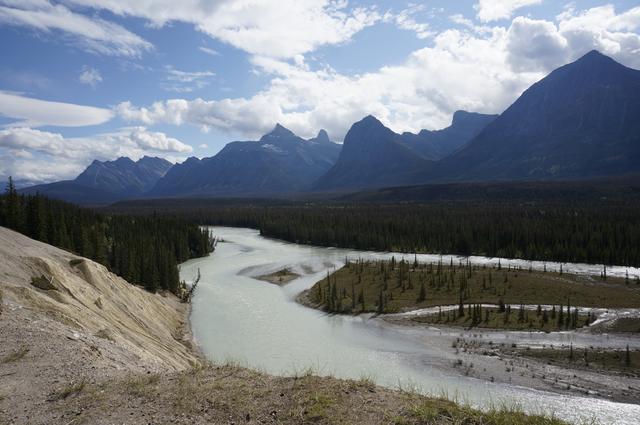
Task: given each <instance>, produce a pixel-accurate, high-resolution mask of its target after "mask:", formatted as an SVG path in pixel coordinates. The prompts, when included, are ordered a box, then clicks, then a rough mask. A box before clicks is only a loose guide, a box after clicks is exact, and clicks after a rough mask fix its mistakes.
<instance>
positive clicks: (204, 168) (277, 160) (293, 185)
mask: <svg viewBox="0 0 640 425" xmlns="http://www.w3.org/2000/svg"><path fill="white" fill-rule="evenodd" d="M340 149H341V145H338V144H336V143H333V142H331V141H330V140H329V136H328V134H327V132H326V131H324V130H321V131H320V132H319V133H318V136H317V137H315V138H313V139H309V140H305V139H302V138H301V137H298V136H296V135H295V134H294V133H293V132H292V131H290V130H288V129H287V128H285V127H283V126H282V125H280V124H276V126H275V127H274V129H273V130H272V131H270V132H269V133H267V134H265V135H264V136H262V137H261V138H260V140H259V141H257V142H256V141H245V142H231V143H229V144H227V145H226V146H225V147H224V148H223V149H222V150H221V151H220V152H219V153H218V154H217V155H215V156H213V157H210V158H203V159H202V160H198V159H196V158H190V159H189V160H187V161H185V162H184V163H182V164H178V165H176V166H174V167H173V168H172V169H171V170H170V171H169V172H168V173H167V175H166V176H165V177H163V178H162V179H160V180H159V181H158V182H157V184H156V185H155V187H154V188H153V189H152V190H151V191H150V192H149V193H148V196H150V197H177V196H186V197H191V196H205V197H206V196H246V195H255V196H268V195H272V194H276V193H286V192H295V191H302V190H305V189H307V188H308V187H309V186H310V185H311V183H312V182H314V181H315V180H316V179H317V178H318V177H320V176H321V175H323V174H324V173H325V172H326V171H327V170H328V169H329V168H331V166H332V165H333V164H334V163H335V161H336V159H337V158H338V154H339V152H340Z"/></svg>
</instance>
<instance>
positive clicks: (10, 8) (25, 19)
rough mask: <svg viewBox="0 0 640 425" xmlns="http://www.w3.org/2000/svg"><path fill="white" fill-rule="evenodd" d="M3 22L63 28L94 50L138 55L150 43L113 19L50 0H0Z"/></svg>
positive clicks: (123, 54)
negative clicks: (73, 8)
mask: <svg viewBox="0 0 640 425" xmlns="http://www.w3.org/2000/svg"><path fill="white" fill-rule="evenodd" d="M0 23H4V24H8V25H16V26H22V27H28V28H32V29H34V30H38V31H43V32H50V31H52V30H57V31H62V32H64V33H65V34H67V35H69V36H70V37H71V40H72V41H73V42H74V43H77V44H79V45H81V46H82V47H83V48H85V49H86V50H89V51H91V52H95V53H100V54H106V55H114V56H130V57H131V56H139V55H140V54H141V53H142V52H144V51H147V50H150V49H151V48H152V45H151V43H149V42H148V41H146V40H144V39H142V38H140V37H139V36H137V35H136V34H134V33H132V32H130V31H128V30H127V29H125V28H123V27H122V26H120V25H118V24H115V23H113V22H109V21H105V20H103V19H100V18H97V17H94V18H90V17H87V16H85V15H82V14H80V13H75V12H73V11H71V10H70V9H68V8H67V7H65V6H64V5H62V4H52V3H50V2H49V1H48V0H22V1H17V0H0Z"/></svg>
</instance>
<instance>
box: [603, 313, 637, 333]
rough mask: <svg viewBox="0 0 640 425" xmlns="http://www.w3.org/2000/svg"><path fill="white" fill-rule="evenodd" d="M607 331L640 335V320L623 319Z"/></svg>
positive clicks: (633, 318) (632, 318) (635, 318)
mask: <svg viewBox="0 0 640 425" xmlns="http://www.w3.org/2000/svg"><path fill="white" fill-rule="evenodd" d="M607 331H608V332H633V333H640V318H637V317H622V318H620V319H618V320H616V321H615V322H614V323H613V324H612V325H611V326H610V327H608V328H607Z"/></svg>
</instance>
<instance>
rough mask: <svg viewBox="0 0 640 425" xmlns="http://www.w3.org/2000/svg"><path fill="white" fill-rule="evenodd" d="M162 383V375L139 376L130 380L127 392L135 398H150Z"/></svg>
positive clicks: (126, 384) (127, 384)
mask: <svg viewBox="0 0 640 425" xmlns="http://www.w3.org/2000/svg"><path fill="white" fill-rule="evenodd" d="M159 381H160V375H158V374H155V373H154V374H149V375H138V376H134V377H131V378H129V380H127V381H126V382H125V385H124V388H125V391H126V392H127V393H128V394H130V395H132V396H135V397H148V396H150V395H151V394H153V393H154V392H155V389H156V386H157V384H158V382H159Z"/></svg>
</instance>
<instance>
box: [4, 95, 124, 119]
mask: <svg viewBox="0 0 640 425" xmlns="http://www.w3.org/2000/svg"><path fill="white" fill-rule="evenodd" d="M0 115H2V116H5V117H8V118H13V119H16V120H19V122H18V123H16V124H13V125H20V126H30V127H40V126H44V125H51V126H59V127H81V126H87V125H97V124H102V123H105V122H107V121H109V120H110V119H111V118H112V117H113V112H112V111H111V110H109V109H103V108H96V107H93V106H84V105H75V104H73V103H62V102H51V101H48V100H40V99H33V98H30V97H24V96H21V95H19V94H15V93H8V92H3V91H0Z"/></svg>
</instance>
